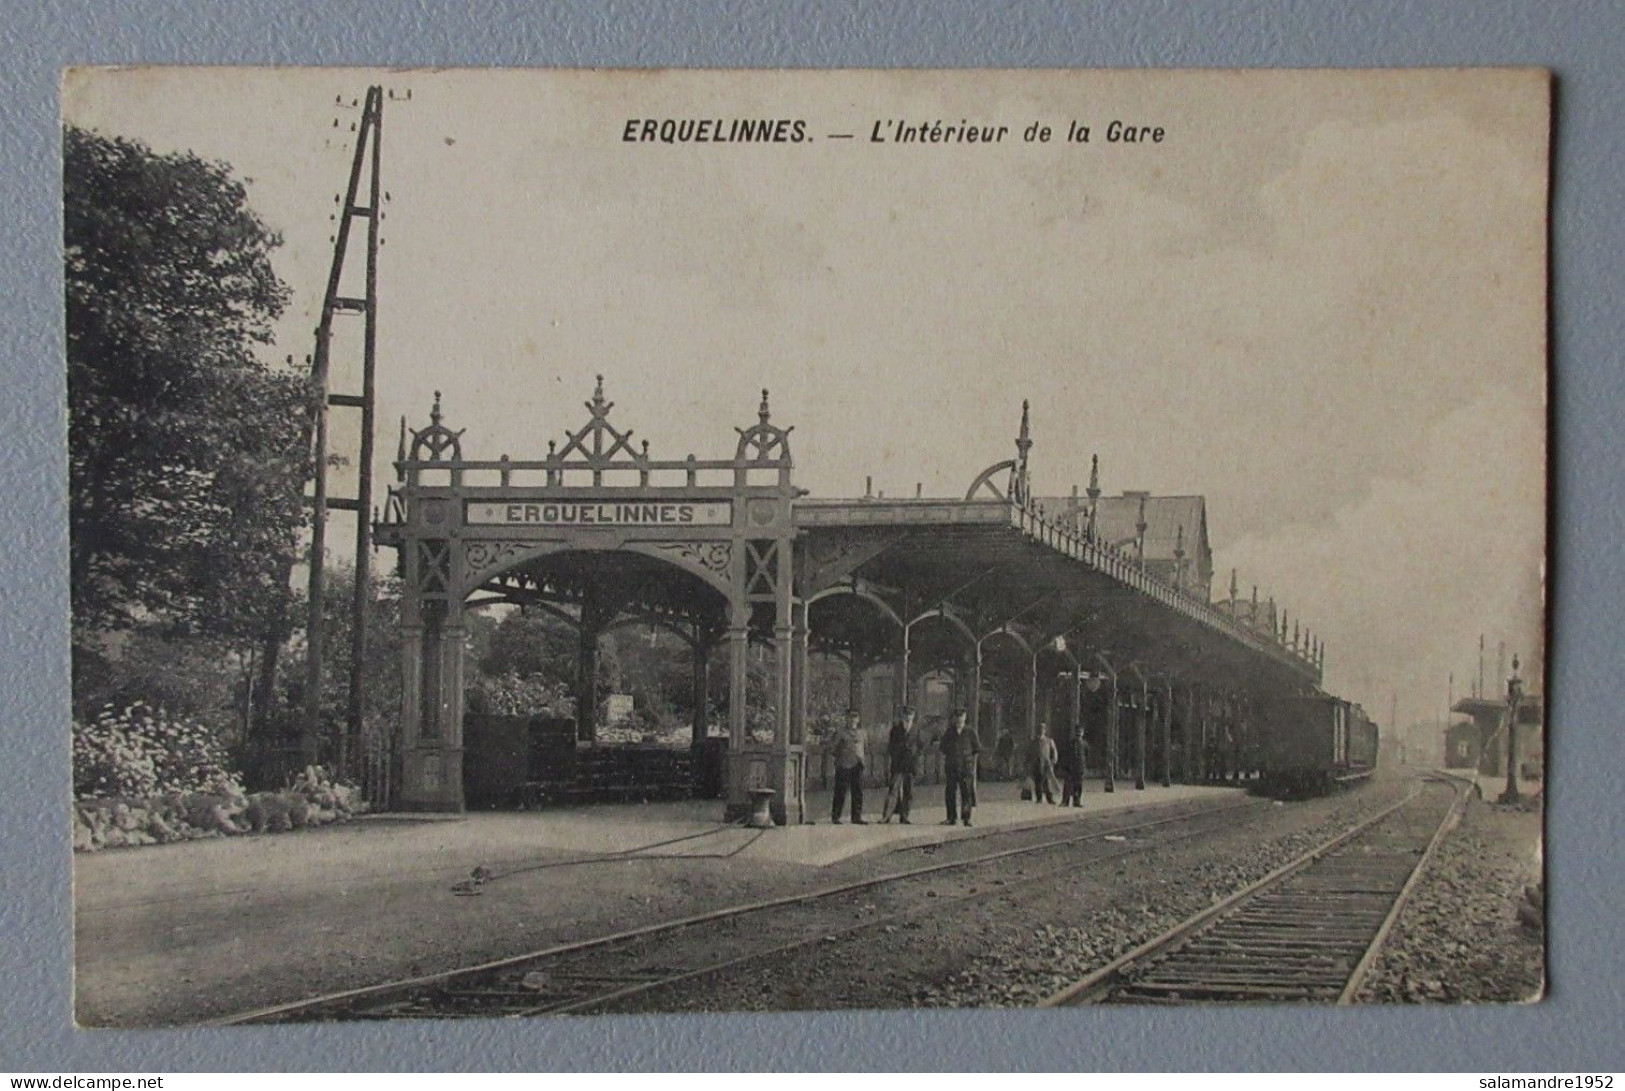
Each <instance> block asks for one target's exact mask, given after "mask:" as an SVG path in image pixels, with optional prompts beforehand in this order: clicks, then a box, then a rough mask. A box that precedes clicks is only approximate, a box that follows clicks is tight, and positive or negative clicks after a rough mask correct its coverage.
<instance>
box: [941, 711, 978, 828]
mask: <svg viewBox="0 0 1625 1091" xmlns="http://www.w3.org/2000/svg"><path fill="white" fill-rule="evenodd" d="M941 747H942V782H943V796H944V801H945V802H946V803H947V806H948V820H947V821H946V822H944V823H943V825H944V826H952V825H953V824H954V823H955V822H957V821H959V820H960V817H961V815H963V821H964V823H965V825H967V826H968V825H970V812H971V808H972V807H974V806H976V757H977V755H978V754H980V753H981V752H982V742H981V740H980V739H978V738H977V737H976V733H975V732H974V731H972V730H971V729H970V728H968V727H966V726H965V710H964V709H962V708H960V709H955V710H954V717H953V719H952V720H951V721H949V724H948V730H946V731H944V732H943V733H942V743H941Z"/></svg>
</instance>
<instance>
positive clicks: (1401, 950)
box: [1359, 800, 1546, 1004]
mask: <svg viewBox="0 0 1625 1091" xmlns="http://www.w3.org/2000/svg"><path fill="white" fill-rule="evenodd" d="M1540 831H1541V816H1540V812H1539V811H1538V810H1536V811H1522V810H1514V809H1511V808H1505V807H1498V806H1494V805H1492V804H1488V803H1484V802H1480V801H1478V800H1472V801H1469V803H1468V806H1467V810H1466V812H1465V813H1464V815H1463V817H1462V821H1461V824H1460V825H1459V826H1457V827H1456V829H1455V830H1453V831H1452V832H1451V833H1449V834H1448V835H1446V838H1445V840H1444V841H1443V842H1441V843H1440V845H1439V849H1438V851H1437V852H1436V853H1435V854H1434V857H1433V859H1432V861H1430V862H1429V864H1428V870H1427V871H1426V872H1425V873H1424V874H1423V876H1422V878H1421V879H1420V880H1419V881H1418V883H1417V886H1416V889H1415V891H1414V892H1413V893H1412V895H1411V900H1410V901H1409V902H1408V903H1406V906H1405V908H1404V910H1403V911H1401V913H1400V917H1399V920H1398V922H1396V924H1395V927H1394V931H1393V933H1391V934H1390V936H1389V938H1388V942H1387V944H1385V945H1384V948H1383V953H1382V955H1381V957H1380V958H1379V960H1378V962H1377V965H1376V966H1375V967H1373V969H1372V972H1371V975H1370V976H1369V977H1368V979H1367V982H1366V985H1365V987H1364V988H1363V989H1362V990H1361V992H1360V997H1359V999H1360V1002H1361V1003H1415V1004H1427V1003H1443V1004H1455V1003H1471V1004H1481V1003H1508V1002H1514V1003H1516V1002H1531V1001H1535V1000H1538V999H1540V997H1541V994H1542V992H1543V991H1544V987H1545V966H1546V960H1545V945H1544V942H1543V941H1542V939H1541V936H1540V934H1539V933H1538V931H1535V930H1532V929H1531V928H1529V927H1527V926H1525V925H1522V924H1520V923H1519V920H1518V905H1519V903H1520V902H1522V901H1523V900H1524V888H1525V886H1527V885H1531V884H1534V883H1537V882H1539V881H1540V874H1541V865H1540Z"/></svg>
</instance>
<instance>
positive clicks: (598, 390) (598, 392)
mask: <svg viewBox="0 0 1625 1091" xmlns="http://www.w3.org/2000/svg"><path fill="white" fill-rule="evenodd" d="M597 378H598V383H597V385H595V386H594V387H593V388H592V403H593V405H603V404H604V377H603V376H602V375H599V376H598V377H597Z"/></svg>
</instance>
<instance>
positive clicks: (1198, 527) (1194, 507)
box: [1036, 490, 1213, 599]
mask: <svg viewBox="0 0 1625 1091" xmlns="http://www.w3.org/2000/svg"><path fill="white" fill-rule="evenodd" d="M1036 499H1037V502H1038V505H1039V506H1040V507H1041V508H1043V509H1044V511H1045V512H1046V513H1048V514H1049V515H1051V516H1052V517H1059V518H1062V519H1065V520H1067V521H1068V522H1070V523H1071V524H1072V526H1073V527H1074V528H1075V529H1076V530H1078V531H1079V532H1080V533H1081V532H1083V531H1084V530H1085V529H1086V528H1087V527H1088V525H1089V520H1090V513H1091V511H1092V512H1093V515H1094V526H1095V536H1096V537H1097V538H1099V539H1100V540H1101V541H1104V542H1106V543H1108V544H1110V545H1114V546H1116V547H1117V548H1118V549H1120V550H1122V551H1123V552H1124V553H1126V554H1128V555H1129V556H1130V557H1134V556H1137V555H1139V550H1140V548H1141V542H1140V536H1141V532H1140V521H1141V518H1142V512H1143V518H1144V520H1145V532H1144V534H1145V536H1144V550H1145V553H1144V557H1145V567H1146V570H1147V571H1149V572H1150V573H1151V574H1152V575H1154V576H1156V577H1157V578H1158V579H1160V580H1162V581H1163V582H1164V583H1168V584H1173V583H1175V582H1179V583H1180V584H1182V585H1183V586H1184V588H1185V589H1186V590H1187V591H1190V592H1192V593H1193V594H1195V595H1196V596H1198V597H1199V598H1203V599H1211V598H1212V597H1213V550H1212V548H1211V547H1210V546H1209V544H1208V537H1207V501H1206V499H1205V498H1203V497H1200V496H1152V495H1151V494H1150V493H1148V492H1144V491H1139V490H1134V491H1125V492H1124V493H1123V494H1122V495H1121V496H1100V497H1095V498H1093V499H1091V498H1089V497H1087V496H1078V495H1073V496H1040V497H1037V498H1036ZM1181 554H1183V556H1181Z"/></svg>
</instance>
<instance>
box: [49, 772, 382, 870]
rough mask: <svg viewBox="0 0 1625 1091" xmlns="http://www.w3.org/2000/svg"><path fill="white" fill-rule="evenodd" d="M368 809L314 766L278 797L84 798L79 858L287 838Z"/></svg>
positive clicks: (76, 836) (77, 813) (77, 811)
mask: <svg viewBox="0 0 1625 1091" xmlns="http://www.w3.org/2000/svg"><path fill="white" fill-rule="evenodd" d="M366 809H367V805H366V803H365V801H364V800H363V799H362V798H361V793H360V791H359V790H358V789H357V788H356V787H355V786H354V785H350V784H343V783H341V782H338V781H335V780H334V779H333V778H332V777H331V776H330V775H329V774H328V772H327V770H325V769H322V768H320V767H317V766H310V767H308V768H307V769H305V770H304V771H303V772H302V773H300V774H299V775H298V776H296V777H295V778H294V779H293V783H292V784H291V785H289V786H288V787H287V788H284V789H282V790H281V791H277V792H254V793H251V794H248V795H244V794H243V793H242V792H241V791H236V790H226V791H220V792H169V793H162V794H156V795H128V796H108V797H102V798H83V799H80V800H79V801H78V802H76V803H75V804H74V807H73V847H74V851H76V852H95V851H97V850H99V849H105V848H124V847H129V846H134V845H158V844H165V843H167V842H171V841H188V840H194V839H196V838H200V837H221V836H230V835H234V834H247V833H256V834H257V833H283V832H286V831H288V830H296V829H300V828H303V827H306V826H323V825H326V824H328V823H330V822H344V821H347V820H349V819H350V818H351V817H352V816H354V815H357V814H360V813H362V812H364V811H365V810H366Z"/></svg>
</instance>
